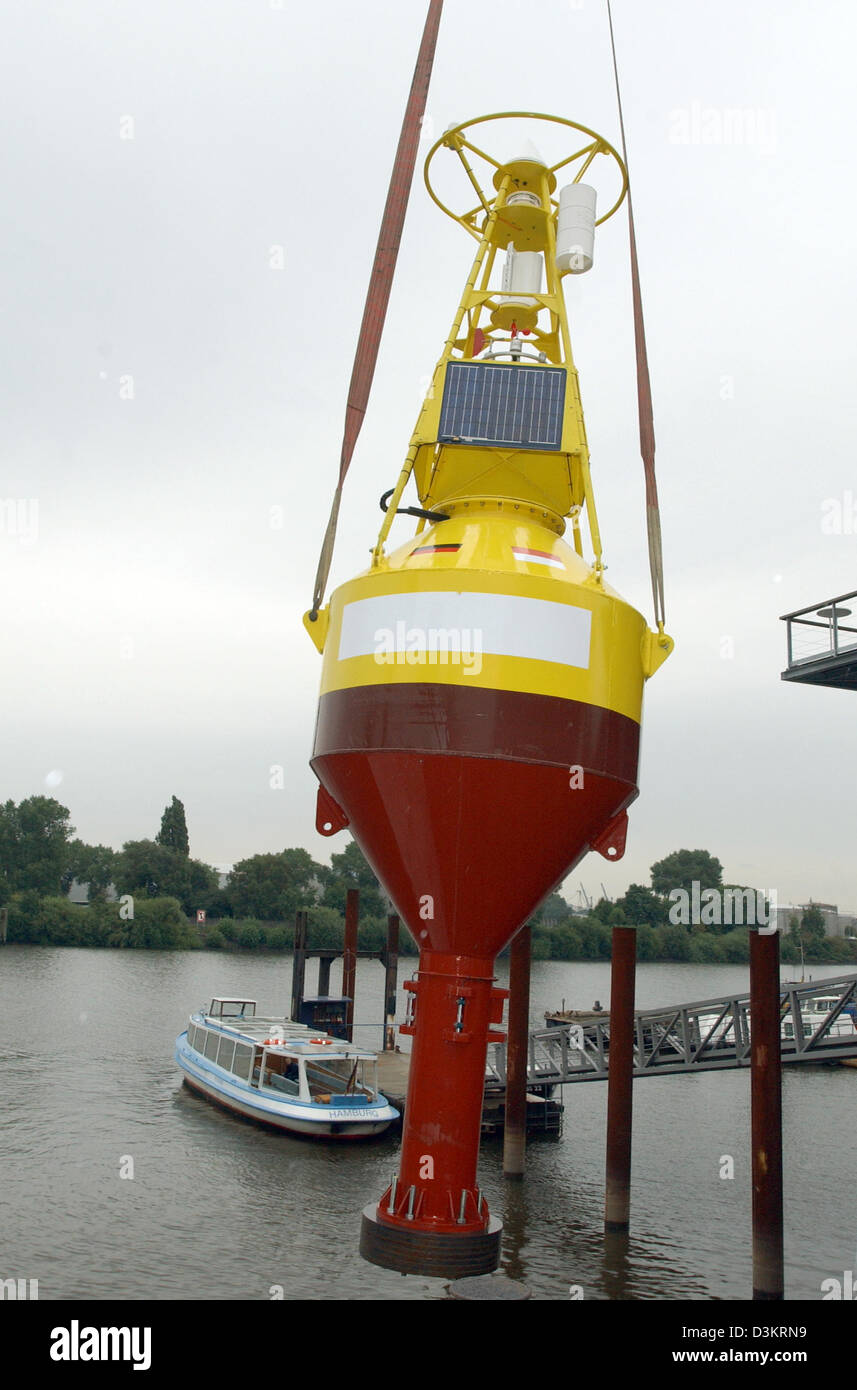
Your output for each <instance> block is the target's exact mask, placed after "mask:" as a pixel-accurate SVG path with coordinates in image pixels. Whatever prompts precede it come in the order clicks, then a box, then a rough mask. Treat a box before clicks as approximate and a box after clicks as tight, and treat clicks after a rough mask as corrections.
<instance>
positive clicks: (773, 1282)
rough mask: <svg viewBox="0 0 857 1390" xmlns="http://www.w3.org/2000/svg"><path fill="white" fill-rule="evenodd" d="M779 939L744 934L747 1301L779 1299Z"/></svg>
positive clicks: (781, 1230) (780, 1070)
mask: <svg viewBox="0 0 857 1390" xmlns="http://www.w3.org/2000/svg"><path fill="white" fill-rule="evenodd" d="M781 1087H782V1064H781V1059H780V938H779V933H778V932H776V931H773V932H770V933H767V932H766V933H763V932H761V931H758V930H757V931H753V930H751V931H750V1113H751V1119H750V1125H751V1142H752V1148H753V1167H752V1172H753V1298H754V1299H781V1298H782V1297H783V1110H782V1088H781Z"/></svg>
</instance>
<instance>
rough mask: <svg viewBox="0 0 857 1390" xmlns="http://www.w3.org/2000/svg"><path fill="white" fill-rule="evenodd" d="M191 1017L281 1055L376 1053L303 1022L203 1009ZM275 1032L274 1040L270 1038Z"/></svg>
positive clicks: (355, 1057) (358, 1056) (363, 1056)
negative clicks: (215, 1012) (225, 1014)
mask: <svg viewBox="0 0 857 1390" xmlns="http://www.w3.org/2000/svg"><path fill="white" fill-rule="evenodd" d="M228 1002H233V1001H228ZM193 1017H194V1018H197V1019H202V1021H203V1022H204V1023H208V1024H210V1025H211V1026H212V1027H214V1028H218V1029H219V1030H220V1031H221V1032H223V1033H233V1034H234V1035H235V1037H236V1038H243V1039H245V1040H246V1041H247V1042H252V1043H255V1044H256V1046H257V1047H259V1046H262V1047H265V1048H266V1051H268V1052H274V1053H279V1054H281V1055H290V1056H294V1057H306V1056H312V1055H316V1056H319V1057H321V1056H325V1057H330V1058H334V1057H339V1058H342V1057H345V1058H350V1059H351V1060H352V1061H359V1060H364V1061H372V1060H374V1059H375V1058H376V1057H377V1053H376V1052H373V1051H371V1050H370V1049H368V1048H365V1047H359V1046H358V1045H357V1044H356V1043H352V1042H348V1040H347V1039H344V1038H332V1037H330V1035H329V1034H327V1033H321V1032H319V1030H318V1028H313V1027H311V1026H310V1025H308V1024H306V1023H293V1022H292V1020H291V1019H288V1018H285V1019H284V1018H270V1017H265V1016H264V1015H263V1016H261V1017H260V1016H259V1015H258V1014H254V1015H252V1016H251V1017H249V1018H235V1017H228V1018H221V1017H220V1016H219V1015H214V1016H212V1015H211V1014H210V1013H208V1011H207V1010H205V1009H200V1010H199V1012H198V1013H196V1014H194V1015H193ZM275 1034H276V1039H274V1038H273V1035H275ZM269 1038H270V1039H272V1041H270V1042H269V1041H268V1040H269ZM281 1039H282V1040H281Z"/></svg>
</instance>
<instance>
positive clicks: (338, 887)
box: [322, 840, 389, 917]
mask: <svg viewBox="0 0 857 1390" xmlns="http://www.w3.org/2000/svg"><path fill="white" fill-rule="evenodd" d="M322 875H323V881H324V895H323V897H322V902H323V904H324V906H325V907H333V908H335V909H336V911H337V912H344V911H345V894H346V891H347V890H348V889H349V888H359V889H360V914H361V916H364V915H365V916H367V917H382V916H384V914H385V913H386V912H387V911H388V910H389V908H388V905H387V898H386V895H385V894H384V892H383V889H382V888H381V884H380V883H379V881H378V879H377V878H376V877H375V875H374V873H373V872H372V870H371V869H370V867H369V865H368V864H367V862H366V859H365V857H364V854H363V851H362V850H361V848H360V846H359V845H358V843H357V841H356V840H352V841H351V843H350V844H349V845H347V846H346V848H345V849H344V850H343V851H342V853H341V854H332V855H331V856H330V868H329V869H327V870H322Z"/></svg>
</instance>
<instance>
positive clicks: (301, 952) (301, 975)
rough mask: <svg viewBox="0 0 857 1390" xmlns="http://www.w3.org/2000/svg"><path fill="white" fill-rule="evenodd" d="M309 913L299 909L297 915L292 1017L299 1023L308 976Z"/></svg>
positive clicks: (293, 961) (293, 958) (293, 960)
mask: <svg viewBox="0 0 857 1390" xmlns="http://www.w3.org/2000/svg"><path fill="white" fill-rule="evenodd" d="M307 935H308V926H307V913H306V910H305V909H304V908H299V909H298V911H297V912H296V913H295V948H294V956H293V957H292V1013H291V1016H292V1018H293V1019H294V1020H295V1022H297V1021H298V1020H299V1019H300V1016H301V1005H302V1004H303V1002H304V979H305V976H306V952H307Z"/></svg>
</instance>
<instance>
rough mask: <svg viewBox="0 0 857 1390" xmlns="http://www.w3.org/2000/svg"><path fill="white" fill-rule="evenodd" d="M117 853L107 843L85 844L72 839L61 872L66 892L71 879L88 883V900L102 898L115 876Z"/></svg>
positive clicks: (92, 900)
mask: <svg viewBox="0 0 857 1390" xmlns="http://www.w3.org/2000/svg"><path fill="white" fill-rule="evenodd" d="M117 859H118V855H117V853H116V851H115V850H113V849H110V847H109V846H108V845H87V844H84V842H83V840H72V842H71V844H70V845H69V847H68V862H67V864H66V869H65V873H64V874H63V881H62V886H63V888H64V890H65V891H66V892H68V890H69V888H70V887H71V884H72V880H73V879H77V881H78V883H86V884H88V885H89V901H90V902H91V903H93V902H100V901H103V900H104V895H105V892H106V890H107V889H108V888H109V887H110V885H111V883H113V881H114V879H115V876H116V861H117Z"/></svg>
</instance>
